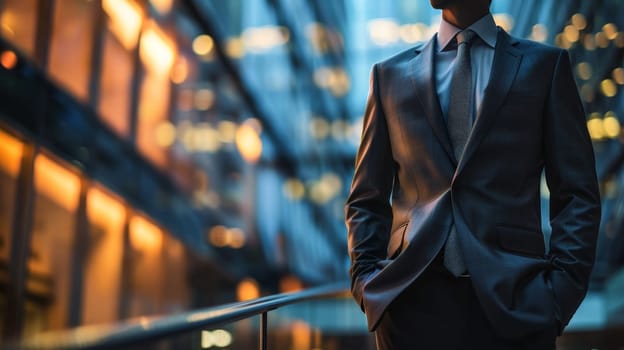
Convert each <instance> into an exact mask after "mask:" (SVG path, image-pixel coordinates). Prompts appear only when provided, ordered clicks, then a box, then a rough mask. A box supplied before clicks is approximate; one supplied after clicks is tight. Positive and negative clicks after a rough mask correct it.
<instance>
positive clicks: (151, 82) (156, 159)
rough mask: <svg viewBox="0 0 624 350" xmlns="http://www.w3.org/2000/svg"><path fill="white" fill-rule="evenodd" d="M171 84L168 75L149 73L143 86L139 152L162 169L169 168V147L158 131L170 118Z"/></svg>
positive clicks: (138, 140)
mask: <svg viewBox="0 0 624 350" xmlns="http://www.w3.org/2000/svg"><path fill="white" fill-rule="evenodd" d="M170 89H171V83H170V81H169V76H168V75H159V74H155V73H150V72H148V73H147V74H146V76H145V78H144V80H143V82H142V85H141V96H140V100H139V101H140V104H139V116H138V126H137V138H136V139H137V146H138V149H139V151H140V152H141V153H142V154H143V155H144V156H145V157H147V158H148V159H149V160H150V161H152V162H153V163H154V164H156V165H157V166H160V167H163V168H164V167H166V166H167V152H166V150H167V146H168V144H166V143H164V141H163V140H162V139H160V138H159V137H158V133H157V130H158V128H159V126H161V125H163V123H164V122H166V121H167V120H168V119H169V118H168V117H169V98H170Z"/></svg>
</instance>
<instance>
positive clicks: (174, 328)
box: [6, 283, 348, 350]
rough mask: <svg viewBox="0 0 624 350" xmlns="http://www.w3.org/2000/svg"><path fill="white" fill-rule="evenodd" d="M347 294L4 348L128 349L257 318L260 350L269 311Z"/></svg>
mask: <svg viewBox="0 0 624 350" xmlns="http://www.w3.org/2000/svg"><path fill="white" fill-rule="evenodd" d="M347 294H348V289H347V285H346V284H344V283H339V284H332V285H326V286H321V287H316V288H311V289H307V290H304V291H300V292H292V293H283V294H275V295H270V296H266V297H262V298H258V299H255V300H251V301H245V302H238V303H232V304H227V305H221V306H217V307H211V308H206V309H200V310H195V311H190V312H186V313H181V314H177V315H172V316H162V317H141V318H137V319H132V320H129V321H126V322H124V323H120V324H112V325H99V326H83V327H78V328H75V329H71V330H66V331H59V332H50V333H42V334H40V335H37V336H34V337H31V338H30V339H26V340H24V341H22V342H20V343H18V344H13V345H11V346H8V347H6V348H8V349H15V350H26V349H119V348H128V347H131V346H133V345H140V344H143V343H148V342H153V341H157V340H159V339H164V338H167V337H172V336H176V335H178V334H183V333H187V332H190V331H195V330H202V329H207V328H214V327H219V326H223V325H227V324H230V323H233V322H236V321H240V320H243V319H247V318H251V317H254V316H258V315H260V327H259V341H260V345H259V348H260V349H267V314H268V313H269V312H270V311H271V310H275V309H278V308H281V307H283V306H286V305H291V304H296V303H300V302H303V301H309V300H320V299H329V298H335V297H342V296H346V295H347Z"/></svg>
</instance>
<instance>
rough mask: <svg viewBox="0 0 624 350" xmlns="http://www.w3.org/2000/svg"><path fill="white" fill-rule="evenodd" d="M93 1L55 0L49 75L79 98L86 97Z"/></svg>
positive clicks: (90, 53) (87, 93)
mask: <svg viewBox="0 0 624 350" xmlns="http://www.w3.org/2000/svg"><path fill="white" fill-rule="evenodd" d="M95 5H96V2H94V1H84V0H63V1H57V2H55V5H54V22H53V27H52V41H51V46H50V63H49V64H50V66H49V71H50V75H51V76H52V77H53V78H55V79H56V80H58V81H59V82H60V83H61V84H63V86H65V87H66V88H67V89H69V91H70V92H71V93H72V94H74V95H75V96H76V97H78V98H79V99H81V100H83V101H86V100H87V99H88V97H89V76H90V71H91V69H90V68H91V56H92V46H93V44H92V43H93V32H94V29H93V24H94V14H95V10H96V6H95Z"/></svg>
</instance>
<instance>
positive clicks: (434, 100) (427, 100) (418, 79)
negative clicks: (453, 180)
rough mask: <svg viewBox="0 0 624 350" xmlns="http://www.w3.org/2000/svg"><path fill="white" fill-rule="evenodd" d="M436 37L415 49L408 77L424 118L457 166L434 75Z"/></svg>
mask: <svg viewBox="0 0 624 350" xmlns="http://www.w3.org/2000/svg"><path fill="white" fill-rule="evenodd" d="M436 40H437V35H434V36H433V38H432V39H431V40H429V42H428V43H427V44H425V46H423V47H421V48H418V49H416V51H417V55H416V57H414V58H413V59H412V61H411V62H410V66H409V67H410V70H411V72H410V73H411V74H410V76H411V77H412V78H413V82H414V85H415V87H416V96H418V100H419V101H420V103H421V104H422V106H423V108H424V110H425V117H426V118H427V121H428V122H429V124H430V125H431V128H432V129H433V133H434V134H435V135H436V137H437V138H438V140H439V141H440V144H442V147H443V148H444V151H446V154H447V155H448V156H449V158H450V159H451V162H453V164H457V160H456V159H455V155H454V154H453V148H452V146H451V139H450V138H449V135H448V131H447V129H446V124H445V123H444V119H443V116H442V109H441V107H440V101H439V100H438V92H437V89H436V83H435V75H434V64H435V63H434V62H435V61H434V56H435V47H436Z"/></svg>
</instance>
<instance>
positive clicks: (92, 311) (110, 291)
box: [82, 187, 126, 324]
mask: <svg viewBox="0 0 624 350" xmlns="http://www.w3.org/2000/svg"><path fill="white" fill-rule="evenodd" d="M87 216H88V219H89V239H88V242H89V243H88V249H87V254H86V257H85V261H84V264H85V265H84V294H83V307H82V323H83V324H95V323H106V322H114V321H115V320H117V319H118V318H119V317H118V312H119V309H118V307H117V306H118V305H119V301H120V282H121V279H120V277H121V274H122V260H123V259H122V255H123V232H124V224H125V221H126V210H125V207H124V205H123V204H122V203H121V202H120V201H119V200H117V199H116V198H114V197H112V196H111V195H109V194H108V193H106V192H105V191H104V190H102V189H100V188H98V187H93V188H91V189H90V190H89V192H88V194H87Z"/></svg>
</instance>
